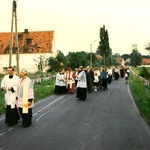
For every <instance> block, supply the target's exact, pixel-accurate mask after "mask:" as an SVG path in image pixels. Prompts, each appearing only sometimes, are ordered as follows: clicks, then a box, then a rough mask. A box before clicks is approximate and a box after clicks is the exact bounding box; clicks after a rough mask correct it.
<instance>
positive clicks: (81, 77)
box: [1, 66, 130, 127]
mask: <svg viewBox="0 0 150 150" xmlns="http://www.w3.org/2000/svg"><path fill="white" fill-rule="evenodd" d="M7 71H8V74H7V75H5V76H4V77H3V79H2V81H1V89H2V91H3V92H4V93H5V106H6V113H5V123H6V124H7V125H8V126H13V125H16V124H17V123H18V120H19V119H20V118H22V126H23V127H29V126H31V124H32V108H33V106H34V87H33V82H32V80H31V79H30V78H29V77H28V72H27V70H26V69H22V70H21V71H20V73H19V75H18V76H17V75H15V73H14V68H13V67H11V66H10V67H8V70H7ZM129 74H130V69H129V68H128V67H122V66H121V67H117V66H115V67H109V68H106V67H101V68H92V67H91V66H86V67H85V68H84V67H83V66H79V68H75V69H72V68H68V69H67V70H65V69H60V70H59V72H58V73H57V74H56V78H55V89H54V93H55V94H56V95H61V94H74V93H76V98H77V99H78V100H81V101H85V100H86V99H87V93H92V92H97V91H98V90H100V89H102V90H103V91H105V90H108V85H109V84H111V82H112V81H113V80H118V79H119V78H123V77H124V78H125V84H127V83H128V82H129Z"/></svg>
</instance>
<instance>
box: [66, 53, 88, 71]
mask: <svg viewBox="0 0 150 150" xmlns="http://www.w3.org/2000/svg"><path fill="white" fill-rule="evenodd" d="M66 57H67V60H68V62H69V64H68V67H71V68H72V69H75V68H78V67H79V66H83V67H85V66H87V65H89V64H90V61H89V60H88V57H87V53H85V52H83V51H82V52H76V53H75V52H69V53H68V55H67V56H66Z"/></svg>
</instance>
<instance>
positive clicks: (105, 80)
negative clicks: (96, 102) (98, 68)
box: [103, 79, 107, 90]
mask: <svg viewBox="0 0 150 150" xmlns="http://www.w3.org/2000/svg"><path fill="white" fill-rule="evenodd" d="M106 89H107V79H103V90H106Z"/></svg>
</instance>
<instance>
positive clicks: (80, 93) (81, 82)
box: [76, 66, 87, 101]
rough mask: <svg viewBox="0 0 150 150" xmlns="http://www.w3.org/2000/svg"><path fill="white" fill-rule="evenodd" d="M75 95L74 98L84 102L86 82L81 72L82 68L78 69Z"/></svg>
mask: <svg viewBox="0 0 150 150" xmlns="http://www.w3.org/2000/svg"><path fill="white" fill-rule="evenodd" d="M77 79H78V82H77V95H76V98H78V99H79V100H82V101H85V100H86V98H87V81H86V73H85V71H84V70H83V67H82V66H80V67H79V74H78V76H77Z"/></svg>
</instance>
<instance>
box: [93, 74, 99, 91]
mask: <svg viewBox="0 0 150 150" xmlns="http://www.w3.org/2000/svg"><path fill="white" fill-rule="evenodd" d="M98 83H99V76H98V74H97V73H96V72H95V73H94V81H93V86H94V91H97V89H98Z"/></svg>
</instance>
